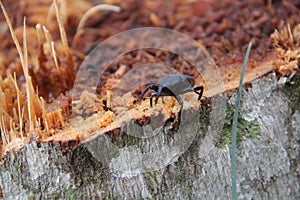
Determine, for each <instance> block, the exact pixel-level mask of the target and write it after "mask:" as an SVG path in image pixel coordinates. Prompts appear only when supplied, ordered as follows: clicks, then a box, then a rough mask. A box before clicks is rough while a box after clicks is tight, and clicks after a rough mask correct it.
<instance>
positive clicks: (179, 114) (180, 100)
mask: <svg viewBox="0 0 300 200" xmlns="http://www.w3.org/2000/svg"><path fill="white" fill-rule="evenodd" d="M174 97H175V98H176V100H177V101H178V103H179V104H180V110H179V112H178V124H179V125H180V123H181V111H182V109H183V101H182V99H181V97H180V96H178V95H174Z"/></svg>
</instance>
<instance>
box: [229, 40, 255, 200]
mask: <svg viewBox="0 0 300 200" xmlns="http://www.w3.org/2000/svg"><path fill="white" fill-rule="evenodd" d="M251 46H252V44H251V43H249V45H248V48H247V52H246V56H245V58H244V63H243V68H242V73H241V77H240V83H239V88H238V92H237V97H236V103H235V111H234V115H233V124H232V147H231V181H232V199H234V200H236V199H237V189H236V188H237V186H236V134H237V133H236V132H237V122H238V114H239V106H240V98H241V93H242V86H243V80H244V76H245V71H246V66H247V62H248V57H249V53H250V50H251Z"/></svg>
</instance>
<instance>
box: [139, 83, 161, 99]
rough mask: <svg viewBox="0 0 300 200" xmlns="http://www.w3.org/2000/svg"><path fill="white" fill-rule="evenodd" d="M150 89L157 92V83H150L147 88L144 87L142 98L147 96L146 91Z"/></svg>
mask: <svg viewBox="0 0 300 200" xmlns="http://www.w3.org/2000/svg"><path fill="white" fill-rule="evenodd" d="M150 89H151V90H154V91H156V92H157V90H158V87H157V86H156V85H154V84H152V85H149V86H148V87H146V88H145V89H144V91H143V92H142V94H141V96H140V98H141V99H142V98H143V97H144V96H145V94H146V92H148V90H150Z"/></svg>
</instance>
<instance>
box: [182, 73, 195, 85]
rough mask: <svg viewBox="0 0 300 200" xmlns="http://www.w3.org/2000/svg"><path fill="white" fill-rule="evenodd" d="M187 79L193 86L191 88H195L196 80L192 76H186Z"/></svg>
mask: <svg viewBox="0 0 300 200" xmlns="http://www.w3.org/2000/svg"><path fill="white" fill-rule="evenodd" d="M184 77H185V79H186V80H187V81H188V82H189V84H190V85H191V87H193V86H194V85H195V79H194V77H192V76H187V75H184Z"/></svg>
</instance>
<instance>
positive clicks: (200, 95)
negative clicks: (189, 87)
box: [193, 86, 203, 100]
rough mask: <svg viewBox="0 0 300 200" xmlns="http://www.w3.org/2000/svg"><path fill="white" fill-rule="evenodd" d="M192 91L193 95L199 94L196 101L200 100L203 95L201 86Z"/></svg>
mask: <svg viewBox="0 0 300 200" xmlns="http://www.w3.org/2000/svg"><path fill="white" fill-rule="evenodd" d="M193 90H194V92H195V93H197V94H199V96H198V100H200V99H201V97H202V95H203V86H197V87H194V88H193ZM198 90H200V92H197V91H198Z"/></svg>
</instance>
